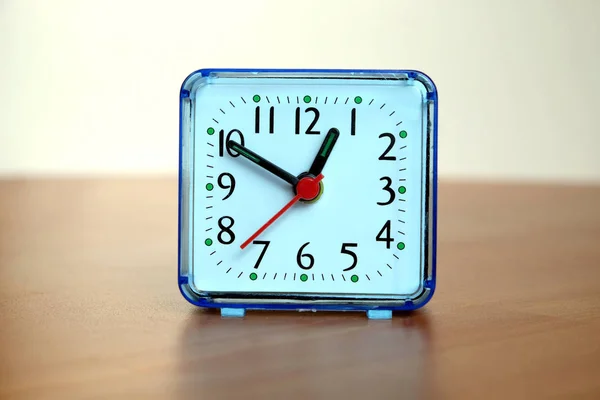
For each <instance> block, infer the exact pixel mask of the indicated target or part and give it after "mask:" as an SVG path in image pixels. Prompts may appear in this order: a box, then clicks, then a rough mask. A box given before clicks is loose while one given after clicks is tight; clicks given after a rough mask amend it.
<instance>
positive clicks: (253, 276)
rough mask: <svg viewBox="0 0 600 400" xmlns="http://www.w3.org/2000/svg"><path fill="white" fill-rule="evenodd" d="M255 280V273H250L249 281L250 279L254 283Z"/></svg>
mask: <svg viewBox="0 0 600 400" xmlns="http://www.w3.org/2000/svg"><path fill="white" fill-rule="evenodd" d="M256 278H258V275H256V273H255V272H253V273H251V274H250V279H251V280H253V281H255V280H256Z"/></svg>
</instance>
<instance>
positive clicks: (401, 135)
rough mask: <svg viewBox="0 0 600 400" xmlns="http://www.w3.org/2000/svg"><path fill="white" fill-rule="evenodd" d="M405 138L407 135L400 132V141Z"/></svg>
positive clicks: (404, 132)
mask: <svg viewBox="0 0 600 400" xmlns="http://www.w3.org/2000/svg"><path fill="white" fill-rule="evenodd" d="M407 136H408V133H406V131H400V137H401V138H402V139H406V137H407Z"/></svg>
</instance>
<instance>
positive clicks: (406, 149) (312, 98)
mask: <svg viewBox="0 0 600 400" xmlns="http://www.w3.org/2000/svg"><path fill="white" fill-rule="evenodd" d="M190 97H191V98H194V100H195V103H194V106H193V107H191V108H190V109H189V112H190V113H191V121H192V122H193V132H194V133H193V135H192V136H193V137H192V138H191V140H190V142H189V143H188V146H187V147H186V148H184V150H183V151H184V152H185V151H187V152H188V154H189V157H190V158H189V159H190V164H191V167H190V176H189V181H190V188H189V189H190V190H189V200H188V201H189V203H188V204H189V209H190V212H189V220H188V221H187V223H188V224H189V225H187V229H188V231H189V232H190V234H189V247H188V252H189V253H188V254H187V257H188V263H189V269H190V271H191V274H190V278H191V282H190V283H191V286H192V287H193V288H194V290H196V291H197V292H199V293H200V292H219V293H224V292H244V293H273V294H275V293H286V294H290V293H294V294H305V293H310V294H320V295H329V294H332V295H343V294H348V295H359V296H360V295H365V296H372V297H377V296H399V297H403V296H404V297H410V296H411V295H414V294H415V293H417V292H419V291H420V290H422V285H423V281H424V271H425V267H426V266H425V263H426V259H427V254H426V253H427V249H426V239H425V235H426V233H425V232H426V229H425V227H426V224H427V219H426V205H425V204H426V202H425V198H426V195H427V193H426V181H425V180H426V176H427V167H426V165H427V159H426V158H427V149H428V144H427V137H426V134H425V132H426V130H425V125H426V124H427V101H426V90H425V88H424V87H423V86H422V84H420V83H419V82H415V81H412V82H407V81H398V80H396V81H389V80H359V79H350V80H349V79H326V80H325V79H322V80H319V79H314V80H311V79H289V78H245V79H244V78H227V77H216V78H207V79H206V81H205V82H204V84H203V85H199V87H198V88H197V90H195V91H194V92H192V93H190ZM315 158H317V162H316V164H323V163H324V165H322V169H320V168H316V167H318V166H319V165H315V169H313V170H311V167H312V166H313V162H315ZM265 160H266V161H265ZM269 162H270V163H272V164H274V165H275V166H276V167H279V168H280V169H281V170H284V171H285V172H287V174H288V175H286V176H288V177H289V176H291V177H294V179H297V180H298V179H301V178H302V177H305V176H309V177H314V176H317V175H318V173H320V174H322V180H321V181H320V186H319V187H318V189H319V195H318V197H317V198H316V199H314V200H313V201H297V202H296V203H294V204H293V205H292V206H291V207H290V208H289V209H287V210H286V211H285V212H283V214H281V215H280V216H279V217H278V218H277V219H276V220H274V222H272V223H271V224H270V225H268V226H267V227H266V228H265V229H264V230H263V231H259V229H260V228H261V227H263V226H264V225H265V223H267V221H269V220H270V219H271V218H272V217H273V216H275V215H276V214H278V212H279V211H280V210H281V209H282V208H283V207H284V206H286V204H288V203H289V202H290V201H291V200H292V199H293V198H294V196H295V195H296V191H295V183H294V182H293V181H290V179H288V180H287V181H286V179H284V177H282V176H278V174H276V173H274V172H273V171H272V170H269V169H270V168H269V167H268V165H267V164H268V163H269ZM271 169H272V168H271ZM308 180H310V179H308ZM308 180H307V179H305V180H304V182H307V181H308ZM312 186H313V189H315V188H317V186H316V185H314V183H313V184H312ZM257 231H259V232H258V233H257Z"/></svg>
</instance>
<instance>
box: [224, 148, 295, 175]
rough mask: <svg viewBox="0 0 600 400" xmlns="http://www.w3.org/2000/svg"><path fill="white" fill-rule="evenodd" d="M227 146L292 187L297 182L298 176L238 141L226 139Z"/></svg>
mask: <svg viewBox="0 0 600 400" xmlns="http://www.w3.org/2000/svg"><path fill="white" fill-rule="evenodd" d="M227 147H228V148H230V149H231V150H233V151H235V152H237V153H238V154H240V155H241V156H243V157H244V158H247V159H248V160H250V161H252V162H253V163H255V164H256V165H258V166H260V167H262V168H264V169H266V170H267V171H269V172H270V173H272V174H273V175H275V176H277V177H279V178H281V179H283V180H284V181H286V182H288V183H289V184H291V185H293V186H294V187H296V185H297V184H298V178H296V177H295V176H294V175H292V174H290V173H289V172H287V171H286V170H284V169H281V168H279V167H278V166H277V165H275V164H273V163H272V162H271V161H269V160H267V159H266V158H264V157H261V156H259V155H258V154H256V153H255V152H253V151H252V150H250V149H248V148H247V147H244V146H242V145H241V144H239V143H238V142H236V141H233V140H228V141H227Z"/></svg>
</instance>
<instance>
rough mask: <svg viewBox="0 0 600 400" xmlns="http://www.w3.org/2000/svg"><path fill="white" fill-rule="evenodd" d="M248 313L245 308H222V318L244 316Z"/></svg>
mask: <svg viewBox="0 0 600 400" xmlns="http://www.w3.org/2000/svg"><path fill="white" fill-rule="evenodd" d="M244 315H246V309H245V308H221V317H222V318H243V317H244Z"/></svg>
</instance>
